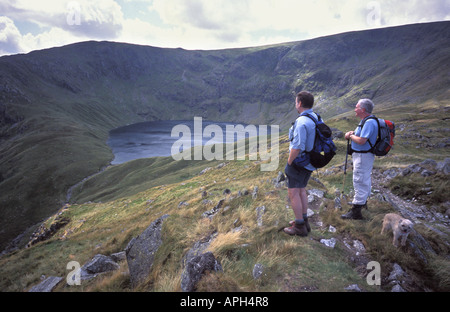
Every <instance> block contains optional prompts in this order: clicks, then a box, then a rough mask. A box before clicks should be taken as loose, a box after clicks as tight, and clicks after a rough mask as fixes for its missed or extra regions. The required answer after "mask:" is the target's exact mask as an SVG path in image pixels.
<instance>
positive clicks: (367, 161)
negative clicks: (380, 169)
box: [352, 152, 375, 205]
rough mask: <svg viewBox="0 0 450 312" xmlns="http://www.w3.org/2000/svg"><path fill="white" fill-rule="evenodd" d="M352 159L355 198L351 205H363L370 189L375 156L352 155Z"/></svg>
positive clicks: (355, 153) (367, 154)
mask: <svg viewBox="0 0 450 312" xmlns="http://www.w3.org/2000/svg"><path fill="white" fill-rule="evenodd" d="M352 159H353V188H354V189H355V197H353V202H352V204H354V205H364V204H365V203H366V201H367V198H368V197H369V195H370V191H371V188H372V169H373V162H374V160H375V155H374V154H372V153H357V152H354V153H353V154H352Z"/></svg>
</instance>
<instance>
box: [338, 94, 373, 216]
mask: <svg viewBox="0 0 450 312" xmlns="http://www.w3.org/2000/svg"><path fill="white" fill-rule="evenodd" d="M373 107H374V103H373V102H372V101H371V100H369V99H361V100H359V101H358V103H357V104H356V107H355V114H356V116H357V117H358V118H359V119H361V122H360V123H359V125H358V127H357V128H356V129H355V131H349V132H347V133H346V134H345V138H346V139H347V140H351V149H352V152H353V153H352V159H353V187H354V189H355V196H354V197H353V201H352V208H351V210H350V211H349V212H348V213H346V214H344V215H342V216H341V218H342V219H362V213H361V210H362V208H363V207H366V208H367V198H368V197H369V195H370V191H371V188H372V177H371V176H372V169H373V162H374V160H375V155H374V154H373V153H371V152H369V151H370V149H371V145H372V146H373V145H375V142H376V140H377V136H378V124H377V121H376V120H375V119H368V120H367V121H366V122H365V123H364V127H362V128H361V124H363V122H364V121H365V120H366V119H367V118H368V117H370V116H372V111H373ZM369 142H370V143H369Z"/></svg>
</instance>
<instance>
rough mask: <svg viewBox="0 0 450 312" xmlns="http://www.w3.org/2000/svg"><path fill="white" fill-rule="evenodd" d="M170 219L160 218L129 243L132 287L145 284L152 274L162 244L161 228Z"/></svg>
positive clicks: (127, 254) (127, 250)
mask: <svg viewBox="0 0 450 312" xmlns="http://www.w3.org/2000/svg"><path fill="white" fill-rule="evenodd" d="M168 217H169V215H167V214H166V215H164V216H162V217H161V218H158V219H157V220H155V221H154V222H153V223H152V224H150V226H149V227H148V228H147V229H145V231H144V232H142V234H141V235H139V236H138V237H136V238H133V239H132V240H131V241H130V242H129V243H128V246H127V248H126V249H125V253H126V256H127V263H128V269H129V271H130V281H131V285H132V287H136V286H137V285H138V284H139V283H141V282H143V281H144V280H145V279H146V278H147V276H148V274H149V273H150V271H151V269H152V266H153V261H154V259H155V253H156V252H157V251H158V248H159V247H160V246H161V244H162V238H161V228H162V225H163V221H164V219H166V218H168Z"/></svg>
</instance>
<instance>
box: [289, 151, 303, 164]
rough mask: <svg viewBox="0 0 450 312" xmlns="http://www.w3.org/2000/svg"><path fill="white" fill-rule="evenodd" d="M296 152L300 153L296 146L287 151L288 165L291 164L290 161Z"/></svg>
mask: <svg viewBox="0 0 450 312" xmlns="http://www.w3.org/2000/svg"><path fill="white" fill-rule="evenodd" d="M298 154H300V150H299V149H296V148H291V150H290V152H289V158H288V165H289V166H290V165H292V162H293V161H294V159H295V158H297V156H298Z"/></svg>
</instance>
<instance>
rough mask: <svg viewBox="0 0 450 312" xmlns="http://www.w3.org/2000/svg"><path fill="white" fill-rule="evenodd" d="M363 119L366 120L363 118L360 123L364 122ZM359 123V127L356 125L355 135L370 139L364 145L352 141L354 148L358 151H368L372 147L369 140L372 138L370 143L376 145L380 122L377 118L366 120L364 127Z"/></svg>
mask: <svg viewBox="0 0 450 312" xmlns="http://www.w3.org/2000/svg"><path fill="white" fill-rule="evenodd" d="M371 116H372V115H371ZM369 117H370V116H369ZM369 117H367V118H369ZM367 118H365V119H367ZM363 121H364V119H363V120H361V122H360V123H359V125H361V124H362V123H363ZM359 125H358V127H356V130H355V135H356V136H359V137H361V138H366V139H368V140H367V142H366V143H365V144H363V145H360V144H358V143H355V142H353V141H352V149H353V150H354V151H357V152H358V151H362V152H364V151H368V150H370V148H371V147H370V144H369V140H370V143H372V146H373V145H375V142H376V141H377V136H378V123H377V121H376V120H375V119H368V120H367V121H366V123H365V124H364V127H362V128H361V127H360V126H359Z"/></svg>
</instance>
